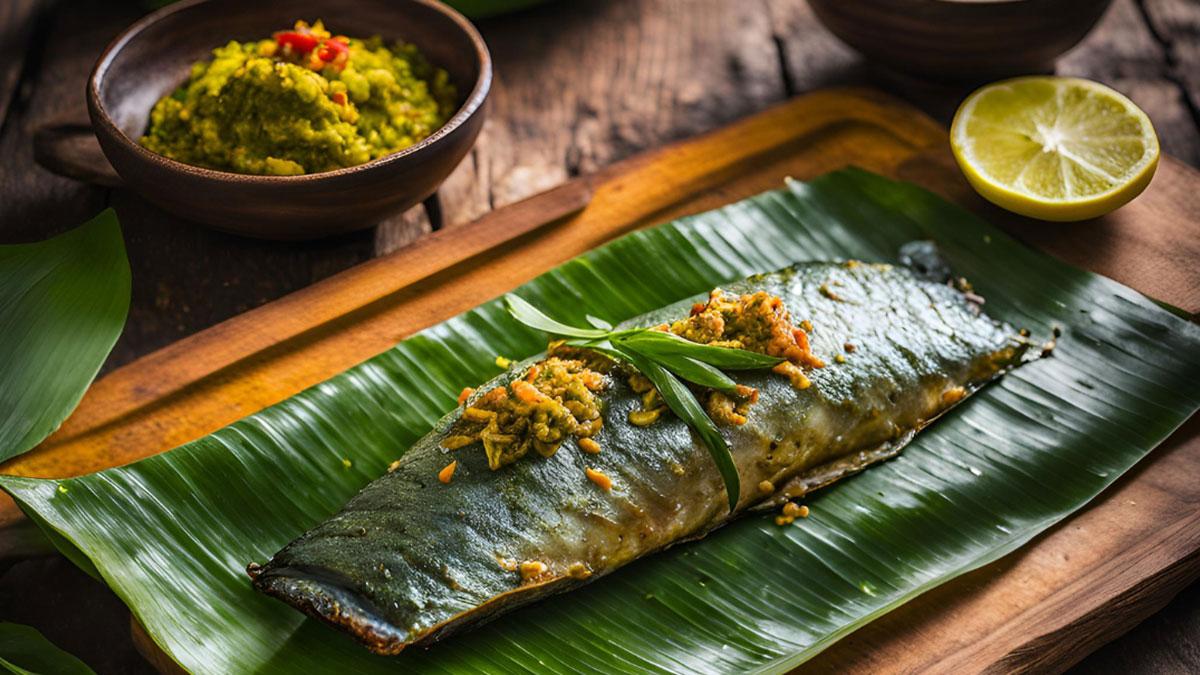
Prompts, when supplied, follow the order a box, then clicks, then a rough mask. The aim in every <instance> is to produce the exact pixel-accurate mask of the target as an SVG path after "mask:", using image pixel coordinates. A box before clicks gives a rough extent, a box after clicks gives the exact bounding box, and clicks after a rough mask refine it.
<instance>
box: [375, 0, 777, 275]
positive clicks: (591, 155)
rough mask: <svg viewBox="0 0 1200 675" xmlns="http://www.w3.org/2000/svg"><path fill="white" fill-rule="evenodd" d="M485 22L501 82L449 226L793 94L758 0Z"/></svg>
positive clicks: (381, 246) (407, 225) (567, 9)
mask: <svg viewBox="0 0 1200 675" xmlns="http://www.w3.org/2000/svg"><path fill="white" fill-rule="evenodd" d="M479 29H480V31H481V33H482V34H483V37H484V39H485V40H486V41H487V43H488V48H489V49H490V50H491V52H492V58H493V59H494V60H495V65H496V79H497V83H496V87H495V88H494V89H493V90H492V96H491V100H490V101H489V104H488V105H489V106H490V111H489V114H488V115H489V116H488V122H487V124H486V125H485V126H484V129H483V132H482V133H481V134H480V137H479V141H478V142H477V143H476V146H475V148H474V149H473V150H472V152H471V154H470V156H469V157H468V159H467V161H464V162H463V164H462V165H461V166H460V167H459V168H458V169H457V170H456V171H455V172H454V173H453V174H452V175H451V176H450V177H449V179H447V181H446V183H445V184H444V185H443V186H442V188H441V192H442V195H443V205H444V206H445V214H446V220H447V222H450V223H464V222H468V221H470V220H473V219H475V218H478V217H479V216H481V215H482V214H484V213H486V212H487V211H489V210H491V209H493V208H496V207H500V206H505V205H507V204H511V203H513V202H515V201H517V200H520V199H523V198H525V197H528V196H530V195H533V194H536V193H538V192H541V191H543V190H547V189H549V188H551V187H554V186H556V185H559V184H561V183H563V182H565V181H567V180H570V179H572V178H574V177H576V176H580V175H584V174H590V173H593V172H595V171H596V170H597V169H599V168H600V167H602V166H607V165H609V164H611V163H612V162H614V161H618V160H621V159H624V158H626V157H629V156H631V155H633V154H634V153H636V152H640V151H642V150H645V149H648V148H652V147H658V146H661V145H663V144H665V143H668V142H672V141H676V140H679V139H681V138H685V137H688V136H693V135H695V134H698V133H702V132H705V131H708V130H710V129H712V128H714V127H716V126H719V125H721V124H725V123H728V122H731V121H733V120H735V119H737V118H739V117H743V116H745V115H748V114H750V113H752V112H755V111H757V110H760V109H762V108H763V107H765V106H766V105H768V104H771V103H775V102H778V101H781V100H783V98H784V96H785V92H784V87H783V79H782V77H781V75H780V69H779V63H778V59H777V57H776V53H775V48H774V45H773V43H772V41H771V34H772V23H771V21H770V17H769V16H768V15H767V13H766V12H764V11H762V8H761V6H759V5H758V3H756V2H728V0H643V1H641V2H592V3H578V2H559V3H550V4H547V5H545V6H542V7H539V8H538V9H537V10H536V11H533V12H521V13H518V14H514V15H511V16H505V17H497V18H494V19H489V20H486V21H482V22H480V23H479ZM410 217H411V218H413V219H415V220H416V221H418V224H417V228H418V231H419V229H420V228H421V227H424V224H423V218H422V217H421V216H420V214H412V215H411V216H410ZM412 228H413V226H412V224H411V222H410V221H404V222H399V221H398V222H396V223H390V224H388V225H386V226H384V227H381V228H379V231H378V234H377V237H376V247H377V253H386V252H389V251H393V250H395V249H396V248H398V247H399V246H401V245H403V244H404V243H407V242H408V241H410V240H411V236H412V234H413V229H412Z"/></svg>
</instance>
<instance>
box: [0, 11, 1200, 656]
mask: <svg viewBox="0 0 1200 675" xmlns="http://www.w3.org/2000/svg"><path fill="white" fill-rule="evenodd" d="M18 6H21V7H25V8H28V9H26V10H25V11H16V9H15V8H17V7H18ZM142 11H143V10H142V8H141V6H140V4H139V3H138V2H137V0H114V1H112V2H106V3H91V2H86V1H85V0H59V1H58V2H55V3H50V2H46V1H44V0H43V1H42V2H38V0H13V1H12V2H5V3H0V35H4V36H5V37H4V39H3V40H0V56H3V61H2V62H0V100H11V105H10V106H9V107H8V110H7V112H6V113H5V114H3V115H2V116H0V157H2V158H3V159H4V161H3V162H0V242H5V243H8V242H15V241H29V240H33V239H38V238H44V237H46V236H49V235H51V234H54V233H56V232H59V231H62V230H64V229H66V228H68V227H71V226H74V225H75V224H78V223H79V222H82V221H83V220H84V219H86V218H87V217H88V216H90V215H92V214H93V213H95V212H96V211H97V210H99V209H100V208H101V207H102V206H104V205H106V204H111V205H114V206H115V207H116V208H117V209H118V212H119V214H120V215H121V219H122V223H123V226H124V230H125V235H126V243H127V247H128V249H129V252H130V257H131V264H132V266H133V275H134V297H133V304H132V308H131V312H130V318H129V322H128V324H127V326H126V331H125V334H124V335H123V337H122V339H121V341H120V343H119V344H118V346H117V348H116V350H115V351H114V353H113V355H112V357H111V358H110V360H109V363H108V365H107V366H106V369H107V370H109V371H111V370H113V369H114V368H117V367H119V366H120V365H122V364H125V363H128V362H129V361H131V360H132V359H134V358H136V357H138V356H141V355H144V354H147V353H149V352H151V351H153V350H155V349H158V348H160V347H163V346H165V345H167V344H170V343H172V342H174V341H176V340H179V339H180V338H183V337H186V336H188V335H191V334H193V333H195V332H196V331H197V330H199V329H202V328H205V327H207V326H211V325H213V324H215V323H217V322H219V321H222V320H224V319H226V318H228V317H231V316H233V315H236V314H240V313H242V312H245V311H247V310H248V309H251V308H253V307H256V306H259V305H261V304H264V303H266V302H268V301H269V300H272V299H274V298H278V297H281V296H283V295H285V294H287V293H289V292H291V291H294V290H296V289H299V288H303V287H305V286H307V285H309V284H311V283H313V282H314V281H317V280H320V279H323V278H326V277H329V276H330V275H333V274H335V273H337V272H339V271H341V270H344V269H346V268H348V267H350V266H352V265H355V264H357V263H359V262H362V261H365V260H367V259H370V258H372V257H375V256H378V255H382V254H385V253H387V252H390V251H393V250H396V249H397V248H399V247H400V246H402V245H404V244H405V243H407V242H410V241H412V240H413V239H414V238H415V237H417V236H419V235H420V234H421V232H422V231H424V229H425V228H427V224H425V222H424V216H423V214H421V213H420V212H419V209H418V210H417V213H410V214H408V215H406V216H404V217H400V218H397V219H395V220H394V221H392V222H389V223H386V224H384V225H383V226H381V227H379V228H377V230H376V231H375V232H374V233H370V232H367V233H362V234H359V235H354V236H351V237H346V238H342V239H338V240H335V241H325V242H321V243H319V244H288V245H275V244H263V243H261V242H254V241H250V240H244V239H238V238H235V237H228V236H225V235H220V234H216V233H212V232H209V231H207V230H203V229H201V228H198V227H195V226H193V225H191V224H189V223H185V222H181V221H177V220H174V219H172V218H170V217H168V216H166V215H164V214H162V213H161V212H159V211H158V210H156V209H154V208H153V207H150V206H148V205H146V204H145V203H144V202H143V201H141V200H140V199H138V198H137V197H136V196H134V195H131V194H129V193H127V192H125V191H111V192H110V191H104V190H98V189H94V188H90V187H87V186H83V185H80V184H78V183H74V182H72V181H68V180H65V179H60V178H58V177H55V176H53V175H51V174H49V173H47V172H45V171H44V170H42V169H41V168H40V167H37V166H36V165H35V164H34V163H33V161H32V147H31V146H32V142H31V139H32V134H33V130H34V129H35V128H37V126H39V125H40V124H42V123H43V122H44V121H46V120H49V119H52V118H62V117H64V116H71V115H79V116H82V109H83V106H82V104H83V96H82V93H83V83H84V80H85V78H86V74H87V72H88V70H89V69H90V67H91V64H92V63H93V61H94V60H95V58H96V56H97V55H98V54H99V52H100V51H101V49H102V48H103V46H104V44H105V43H106V42H107V40H108V39H109V38H111V37H112V36H113V35H115V34H116V33H117V32H119V31H120V30H121V29H122V28H124V27H125V25H127V24H128V23H130V22H131V21H133V19H135V18H136V17H137V16H138V14H140V13H141V12H142ZM14 26H15V27H16V28H14ZM480 29H481V31H482V32H483V34H484V37H485V39H486V40H487V41H488V43H489V45H490V46H491V49H492V53H493V56H494V57H495V59H496V68H497V82H496V89H495V96H496V98H495V99H494V101H493V102H494V103H495V104H496V105H495V106H494V107H493V108H492V111H491V117H490V121H489V124H488V126H487V128H485V130H484V133H483V135H482V137H481V141H480V143H479V144H478V145H477V146H476V148H475V149H474V150H473V151H472V154H471V155H470V156H469V158H468V160H467V161H466V162H464V163H463V165H461V166H460V167H459V169H458V170H457V171H456V173H455V174H453V175H452V177H451V179H450V181H449V183H448V184H447V185H446V186H445V189H444V195H443V197H444V199H443V203H444V205H445V207H446V212H447V222H448V223H449V224H450V225H451V226H453V225H455V224H459V223H465V222H468V221H471V220H473V219H475V218H476V217H478V216H480V215H482V214H484V213H486V212H488V211H491V210H492V209H493V208H495V207H498V206H503V205H506V204H510V203H512V202H514V201H517V200H519V199H522V198H525V197H528V196H530V195H532V194H534V193H537V192H540V191H542V190H544V189H547V188H550V187H553V186H555V185H558V184H560V183H562V182H564V181H566V180H569V179H571V178H572V177H575V176H579V175H583V174H587V173H590V172H591V171H593V170H595V169H598V168H602V167H604V166H608V165H610V164H611V163H612V162H615V161H619V160H621V159H623V158H626V157H629V156H631V155H633V154H636V153H638V152H641V151H643V150H646V149H649V148H653V147H655V146H659V145H661V144H663V143H666V142H670V141H674V140H678V139H681V138H685V137H688V136H691V135H694V134H696V133H699V132H703V131H706V130H708V129H712V128H714V127H716V126H719V125H721V124H725V123H727V122H729V121H732V120H734V119H737V118H740V117H743V116H745V115H747V114H749V113H752V112H754V111H756V110H759V109H761V108H762V107H764V106H767V105H770V104H773V103H776V102H778V101H780V100H783V99H784V98H786V97H788V96H791V95H794V94H797V93H801V92H804V91H808V90H811V89H813V88H816V87H820V86H827V85H831V84H862V83H871V84H874V85H875V86H881V87H883V88H885V89H887V90H888V91H890V92H892V93H894V94H898V95H900V96H902V97H904V98H906V99H908V100H909V101H912V102H914V103H915V104H917V105H918V106H919V107H921V108H922V109H923V110H925V111H926V112H928V113H930V114H932V115H933V116H934V117H935V118H937V119H939V120H940V121H942V122H943V123H945V122H946V121H948V117H949V115H950V114H951V113H952V112H953V110H954V108H955V106H956V105H957V103H958V101H959V100H961V97H962V96H963V95H964V94H965V93H966V92H964V91H960V90H955V89H953V88H945V87H941V86H937V85H930V84H928V83H924V82H920V81H914V80H901V79H896V78H893V77H891V76H889V75H887V74H886V73H885V72H884V71H880V70H877V69H875V68H874V67H872V66H871V65H869V64H866V63H864V62H863V61H862V60H861V59H859V58H858V57H857V56H855V55H854V54H853V53H852V52H851V51H850V50H849V49H847V48H846V47H844V46H843V45H841V44H840V43H839V42H838V41H837V40H836V39H834V38H833V37H832V36H831V35H829V34H828V33H827V32H826V31H825V30H824V29H823V28H822V27H821V26H820V25H819V24H818V23H817V22H816V21H815V20H814V18H813V16H812V13H811V11H810V10H809V8H808V6H807V4H806V3H805V2H803V0H751V1H748V2H727V1H725V0H610V1H608V2H603V3H598V2H596V3H576V2H557V3H550V4H547V5H544V6H542V7H539V8H537V9H535V10H531V11H526V12H522V13H518V14H515V15H511V16H508V17H500V18H497V19H492V20H488V21H484V22H481V23H480ZM10 35H16V36H24V37H23V38H22V39H21V42H19V43H14V42H12V41H10V39H9V38H8V36H10ZM16 44H27V45H29V47H28V48H27V49H25V48H20V47H16V46H14V45H16ZM1198 52H1200V6H1198V4H1197V3H1196V2H1194V1H1193V0H1116V2H1114V4H1113V8H1112V9H1111V10H1110V11H1109V13H1108V14H1107V15H1106V16H1105V18H1104V19H1103V20H1102V21H1101V23H1100V24H1099V26H1098V27H1097V29H1096V30H1095V31H1094V32H1093V33H1092V35H1091V36H1090V37H1089V38H1087V39H1086V40H1085V41H1084V42H1083V43H1082V44H1081V45H1080V46H1079V47H1078V48H1077V49H1075V50H1074V51H1072V52H1070V53H1069V54H1068V55H1067V56H1066V57H1064V58H1063V59H1061V60H1060V61H1059V64H1058V70H1059V71H1060V72H1063V73H1066V74H1072V75H1079V76H1083V77H1090V78H1093V79H1099V80H1101V81H1104V82H1106V83H1108V84H1110V85H1113V86H1116V87H1117V88H1118V89H1121V90H1122V91H1124V92H1126V93H1127V94H1129V95H1130V96H1131V97H1132V98H1133V99H1134V100H1135V101H1136V102H1137V103H1138V104H1139V105H1140V106H1141V107H1143V108H1144V109H1145V110H1146V111H1147V112H1148V113H1149V115H1150V117H1151V118H1152V120H1153V121H1154V123H1155V126H1156V128H1157V130H1158V132H1159V136H1160V139H1161V141H1162V144H1163V148H1164V150H1165V151H1167V152H1169V153H1171V154H1173V155H1175V156H1176V157H1177V158H1179V159H1181V160H1182V161H1183V162H1185V163H1187V164H1191V165H1192V166H1195V165H1197V164H1200V133H1198V131H1197V129H1198V127H1197V120H1198V119H1200V116H1198V115H1197V103H1198V102H1200V87H1198V85H1197V82H1198V79H1200V53H1198ZM14 55H16V61H19V62H20V65H19V66H17V65H14V64H15V61H14V58H13V56H14ZM14 72H15V73H16V74H17V76H16V78H15V81H11V83H10V84H6V82H10V81H9V80H5V79H4V78H5V75H4V74H5V73H14ZM6 87H9V88H8V89H6ZM910 169H911V170H914V171H921V170H927V169H921V168H920V165H916V166H915V167H910ZM1160 179H1161V176H1160ZM1156 180H1159V179H1156ZM123 612H124V610H123V608H122V607H121V605H120V603H119V602H118V601H116V600H115V598H113V596H112V595H111V593H110V592H109V591H107V589H106V588H104V587H103V586H102V585H101V584H99V583H96V582H94V581H92V580H90V579H88V578H87V577H86V576H84V575H83V574H82V573H80V572H78V570H76V569H75V568H73V567H72V566H70V565H69V564H66V563H64V562H62V559H61V558H43V559H39V560H28V561H24V562H20V563H15V564H4V563H0V618H2V619H5V620H13V621H20V622H24V623H30V624H33V625H36V626H37V627H38V628H39V629H40V630H42V631H43V632H44V633H45V634H46V635H47V636H49V637H50V638H51V639H53V640H55V641H56V642H57V643H59V644H60V645H62V646H64V647H66V648H68V649H70V650H71V651H73V652H75V653H77V654H79V655H80V656H82V657H83V658H84V660H85V661H87V662H88V663H89V664H91V665H92V666H93V667H95V668H96V669H97V670H98V672H101V673H109V672H149V666H148V665H147V664H146V663H145V662H143V661H141V660H140V659H139V658H138V657H137V656H136V654H135V653H134V652H133V650H132V646H131V644H130V643H129V642H128V641H127V640H125V641H123V640H122V636H121V635H120V634H121V633H124V632H125V628H124V627H125V626H126V625H127V623H126V622H127V619H126V618H125V614H124V613H123ZM113 626H119V627H120V629H119V630H118V631H115V632H114V630H113V629H112V628H113ZM1080 668H1082V669H1084V670H1085V671H1087V672H1113V673H1122V674H1124V673H1139V672H1145V673H1149V672H1164V671H1174V672H1186V671H1189V670H1190V671H1197V670H1200V585H1194V586H1193V587H1192V588H1191V589H1190V590H1189V591H1187V592H1185V593H1184V594H1182V595H1181V596H1180V599H1179V600H1177V601H1176V602H1174V603H1172V604H1171V606H1170V608H1169V609H1168V610H1166V611H1164V612H1162V613H1160V614H1158V615H1156V616H1155V617H1153V618H1152V619H1150V620H1149V621H1147V622H1145V623H1143V624H1142V625H1141V626H1139V627H1138V628H1137V629H1135V630H1134V631H1133V632H1132V633H1131V634H1130V635H1129V636H1127V637H1126V638H1123V639H1122V640H1119V641H1117V642H1116V643H1113V644H1111V645H1109V646H1108V647H1105V648H1104V649H1102V650H1101V651H1100V652H1099V653H1098V654H1097V655H1095V656H1094V657H1092V658H1090V659H1088V660H1086V661H1085V662H1084V663H1083V664H1081V666H1080Z"/></svg>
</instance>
